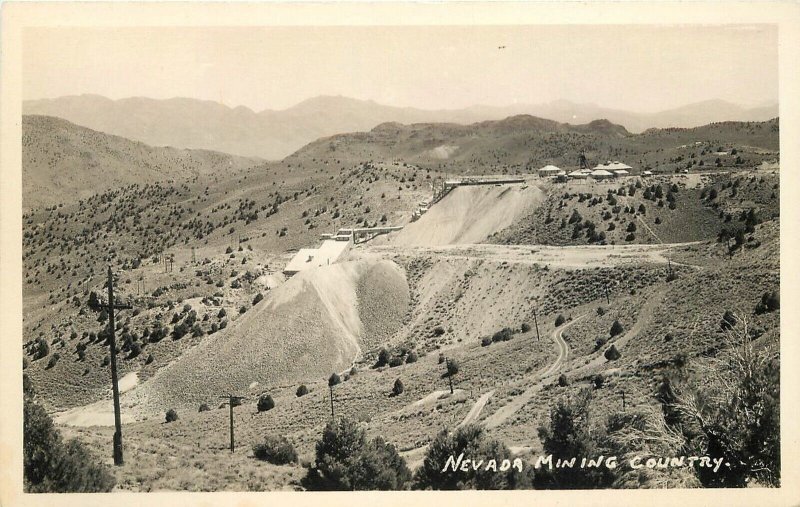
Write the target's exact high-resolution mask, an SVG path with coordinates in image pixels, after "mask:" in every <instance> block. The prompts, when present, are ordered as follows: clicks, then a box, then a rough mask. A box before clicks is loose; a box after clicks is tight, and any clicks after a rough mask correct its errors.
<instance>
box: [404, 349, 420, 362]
mask: <svg viewBox="0 0 800 507" xmlns="http://www.w3.org/2000/svg"><path fill="white" fill-rule="evenodd" d="M417 359H418V357H417V353H416V352H414V351H413V350H412V351H411V352H409V353H408V355H407V356H406V364H409V363H416V362H417Z"/></svg>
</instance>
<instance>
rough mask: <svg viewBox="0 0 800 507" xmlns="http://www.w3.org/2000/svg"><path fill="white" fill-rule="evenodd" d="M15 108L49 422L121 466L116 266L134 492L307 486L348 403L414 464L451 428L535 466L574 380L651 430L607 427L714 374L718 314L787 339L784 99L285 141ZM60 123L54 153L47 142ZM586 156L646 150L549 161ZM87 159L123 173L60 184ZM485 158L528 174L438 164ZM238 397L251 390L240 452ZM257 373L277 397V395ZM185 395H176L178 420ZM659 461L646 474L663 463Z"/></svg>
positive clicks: (598, 407)
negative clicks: (617, 165) (740, 110)
mask: <svg viewBox="0 0 800 507" xmlns="http://www.w3.org/2000/svg"><path fill="white" fill-rule="evenodd" d="M23 127H24V128H26V129H27V130H25V137H24V139H27V140H28V143H29V144H28V145H23V153H24V154H25V158H24V161H25V163H24V167H23V171H24V174H26V178H28V179H29V180H30V181H31V182H32V183H31V185H32V186H28V187H25V188H24V189H23V192H24V193H25V196H26V201H25V202H26V206H28V205H30V207H29V208H27V209H26V210H25V213H24V216H23V223H24V227H23V233H24V235H23V298H24V299H23V301H24V321H23V326H24V332H23V343H22V344H21V345H22V349H23V358H24V359H23V361H24V373H25V375H26V377H27V378H28V379H29V382H30V385H31V386H32V388H33V390H34V391H35V395H34V398H33V399H35V401H36V402H37V403H39V404H41V406H43V407H45V409H46V410H47V411H48V413H50V414H51V415H52V416H53V418H54V420H55V421H56V424H57V426H58V428H59V429H60V430H61V431H63V433H64V434H65V435H66V436H70V437H76V438H78V439H79V440H80V441H81V442H83V443H85V444H86V445H87V446H88V448H89V449H90V450H91V452H92V454H93V455H95V456H97V459H98V460H100V461H102V462H104V463H106V464H109V465H110V464H111V463H112V459H111V441H112V435H113V431H114V430H113V406H112V403H111V387H110V382H109V364H108V361H109V359H108V356H109V342H108V334H109V333H108V329H107V321H108V315H107V314H106V312H105V311H104V310H100V311H98V309H97V308H96V307H94V308H93V307H92V304H91V303H90V300H92V298H95V299H97V298H100V299H101V300H103V299H104V298H105V292H104V291H105V290H106V288H105V273H106V272H105V269H106V267H107V266H109V265H110V266H111V267H112V270H113V272H114V276H115V281H114V283H115V292H116V293H117V298H118V299H119V300H120V301H124V302H126V303H128V304H130V305H131V306H132V309H130V310H121V311H119V312H118V314H117V317H116V318H117V320H116V323H117V329H116V340H117V345H118V347H119V351H118V353H117V357H118V369H119V373H120V377H121V378H123V379H126V381H125V389H124V392H123V393H122V395H121V405H122V414H123V416H124V418H123V423H124V425H123V428H124V445H125V453H126V458H125V464H124V466H121V467H114V468H113V469H112V471H113V473H114V475H115V477H116V487H115V490H116V491H161V490H187V491H220V490H229V491H264V490H302V489H307V487H306V483H304V482H303V477H304V476H305V475H306V470H307V469H308V468H309V465H310V464H311V463H313V462H314V457H315V446H316V444H317V441H318V440H319V437H320V434H321V433H322V432H323V429H324V428H325V427H326V424H327V423H328V422H329V420H330V419H331V418H332V417H331V411H332V410H335V417H336V418H346V419H349V420H353V421H356V422H358V424H360V426H361V427H362V428H364V430H365V431H366V434H367V435H368V436H369V437H370V438H372V437H378V436H379V437H381V438H382V439H384V440H385V441H386V442H387V443H389V444H391V445H393V446H394V447H395V448H396V449H397V451H398V453H399V455H400V456H402V457H403V458H404V459H405V460H406V463H407V464H408V466H409V468H411V469H412V471H414V470H419V469H420V468H421V467H424V466H425V465H424V458H425V456H426V452H428V449H429V448H430V447H431V444H432V442H434V440H435V439H436V438H437V434H439V432H440V431H442V430H443V429H444V430H447V431H449V432H451V433H452V432H455V431H457V429H459V428H464V427H474V426H475V425H477V427H480V428H482V431H485V432H486V434H487V435H488V436H489V437H491V438H492V439H496V440H497V442H498V446H504V447H503V448H504V449H506V450H507V451H508V452H509V453H511V454H513V455H514V456H515V457H519V458H521V459H523V460H525V462H526V463H529V461H530V459H531V458H532V457H533V456H536V455H538V454H539V453H542V452H545V451H547V448H546V446H547V445H549V444H547V442H549V441H550V440H548V439H550V438H551V437H550V436H548V434H547V431H543V430H542V428H546V427H548V426H549V425H550V424H551V418H552V417H555V416H553V414H554V413H555V412H554V411H555V410H557V408H558V407H559V406H561V405H560V404H563V403H565V400H573V399H578V398H580V397H581V396H584V397H588V398H587V399H588V401H587V402H586V403H587V404H588V405H587V406H589V407H590V411H589V412H588V414H590V415H589V416H587V418H586V420H582V424H584V425H585V426H586V427H587V428H590V429H593V430H594V431H595V434H602V435H603V436H604V437H608V438H612V437H613V436H614V435H615V433H614V431H623V429H624V430H625V431H627V429H629V427H636V426H635V424H633V423H631V424H630V425H628V426H624V425H623V426H624V428H623V429H620V428H616V429H614V426H613V424H612V423H614V421H616V420H615V419H614V417H616V416H619V414H621V413H622V414H626V415H630V416H631V417H634V416H636V417H639V415H641V414H645V415H647V414H651V413H660V411H661V410H662V403H661V402H660V401H659V399H658V398H657V397H656V394H657V393H658V392H659V386H660V385H662V383H663V382H664V379H667V378H677V377H680V378H681V379H682V381H683V382H685V383H686V384H687V385H695V386H696V385H698V383H700V382H702V380H700V379H701V375H700V374H699V373H698V371H701V370H702V368H704V367H707V365H708V364H710V363H711V362H713V361H714V360H715V359H716V358H717V357H722V355H723V354H724V353H725V352H726V351H729V350H734V349H736V347H737V346H738V344H731V343H729V341H727V340H728V339H729V333H726V332H724V331H725V330H726V329H727V330H730V329H731V328H734V327H736V326H735V325H733V326H731V325H728V327H727V328H726V324H725V322H727V321H725V319H727V318H728V317H726V316H727V315H728V313H727V312H732V313H733V314H735V315H737V322H743V321H745V320H746V321H747V324H746V325H747V326H749V327H748V329H750V330H755V331H754V332H752V333H751V334H748V335H747V336H750V337H751V338H752V339H753V340H754V343H756V346H757V347H758V348H760V349H764V350H773V349H774V347H775V346H776V345H777V344H778V343H779V338H780V336H779V333H780V311H779V309H777V308H772V309H770V310H769V311H762V309H761V307H759V304H761V303H762V302H763V300H764V296H765V295H768V294H771V293H776V292H778V293H779V291H780V274H779V273H780V265H779V251H780V248H779V236H780V234H779V224H780V200H779V194H780V185H779V180H780V176H779V171H778V169H777V164H779V161H778V158H779V152H778V120H777V119H775V120H770V121H767V122H752V123H739V122H726V123H718V124H711V125H706V126H703V127H697V128H692V129H661V130H659V129H650V130H646V131H645V132H643V133H640V134H631V133H630V132H628V131H627V130H626V129H625V128H624V127H621V126H619V125H614V124H611V123H610V122H607V121H593V122H591V123H588V124H586V125H578V126H575V125H568V124H559V123H557V122H553V121H550V120H542V119H539V118H534V117H530V116H517V117H511V118H506V119H503V120H497V121H486V122H480V123H475V124H472V125H455V124H413V125H401V124H399V123H391V124H383V125H380V126H378V127H375V128H374V129H372V130H369V131H367V132H357V133H349V134H337V135H335V136H333V137H329V138H322V139H319V140H316V141H314V142H311V143H310V144H308V145H306V146H304V147H303V148H301V149H299V150H297V151H296V152H294V153H293V154H291V155H289V156H288V157H286V158H285V159H283V160H281V161H277V162H265V161H263V160H260V159H248V158H244V157H235V156H231V155H224V154H216V153H211V152H202V153H200V154H198V153H197V152H195V151H194V150H179V151H176V150H174V149H172V148H157V147H150V146H147V145H143V144H141V143H133V142H132V141H127V140H124V139H122V138H116V137H113V136H108V135H106V134H103V133H101V132H94V131H88V130H87V129H84V128H83V127H78V126H76V125H72V124H69V123H68V122H64V121H63V120H57V119H54V118H49V117H44V116H41V117H39V116H30V117H28V116H26V117H25V119H24V122H23ZM42 129H46V130H44V131H43V130H42ZM49 129H55V130H49ZM54 131H55V132H65V133H63V134H53V132H54ZM56 135H59V136H62V135H63V136H66V137H65V140H64V141H63V142H59V143H58V146H59V148H58V149H55V148H53V147H52V146H50V145H49V144H48V143H47V139H55V138H54V137H53V136H56ZM114 146H116V148H114ZM65 147H69V148H68V149H67V148H65ZM134 147H135V149H134ZM443 147H454V148H448V149H444V148H443ZM720 147H724V148H725V149H726V150H728V151H730V153H731V154H730V155H717V154H716V153H717V152H718V151H719V148H720ZM440 148H441V149H440ZM131 150H133V151H131ZM733 150H736V155H733V154H732V153H733ZM83 151H85V152H86V153H87V154H81V153H82V152H83ZM64 152H67V153H70V154H71V155H69V156H68V157H66V158H64V157H63V156H61V155H59V156H56V154H57V153H64ZM37 153H47V154H48V155H47V156H44V158H41V157H43V155H35V154H37ZM580 153H585V154H586V156H587V158H589V159H590V160H592V161H594V162H597V163H599V162H601V161H605V160H612V159H624V160H626V161H628V163H630V164H631V165H633V166H635V170H634V171H633V174H631V175H629V176H625V177H620V178H614V179H610V180H603V181H595V180H593V179H586V180H580V181H576V180H573V179H569V180H567V181H563V180H560V179H558V178H545V177H540V176H538V174H537V173H536V171H537V169H538V168H539V167H541V166H543V165H545V164H546V163H553V164H558V165H560V166H562V167H564V168H571V169H574V168H575V167H574V166H577V161H578V155H579V154H580ZM76 154H77V155H76ZM76 157H77V158H76ZM81 157H82V159H83V160H92V161H94V162H92V163H94V164H97V165H98V167H99V166H102V167H103V168H104V169H105V170H108V171H112V172H114V173H115V174H116V175H117V176H115V177H113V178H103V181H102V182H97V184H96V186H92V184H90V183H88V182H90V181H91V180H93V179H94V178H93V177H92V176H91V174H92V173H91V172H87V173H86V174H85V176H83V177H84V178H88V179H86V180H84V181H83V182H81V180H76V183H75V184H76V185H80V186H82V187H84V188H85V189H86V191H85V192H76V190H75V188H72V187H67V186H65V185H66V184H62V183H59V181H60V180H59V179H58V178H60V176H59V174H58V173H62V174H66V173H67V172H70V173H71V172H72V171H73V169H72V166H73V165H75V164H77V165H79V166H80V168H81V170H83V169H85V168H86V167H88V166H87V165H85V164H78V162H75V160H78V159H79V158H81ZM737 157H738V158H737ZM43 160H50V161H51V162H47V163H43ZM53 164H55V165H53ZM47 168H49V170H47ZM136 168H138V169H136ZM145 168H146V169H145ZM166 168H169V171H167V170H166ZM54 169H55V172H56V174H53V172H52V170H54ZM571 169H570V170H571ZM684 169H686V172H684ZM75 170H77V169H75ZM645 170H647V171H649V172H651V173H652V174H649V175H644V174H643V173H644V171H645ZM148 171H151V172H148ZM132 172H135V177H132V176H131V174H132ZM151 174H152V177H151V176H150V175H151ZM470 175H481V176H496V177H499V176H503V175H514V177H515V178H518V179H520V180H521V183H510V184H489V185H473V186H469V185H463V186H455V188H453V189H452V190H450V191H449V193H448V194H447V195H445V196H444V197H443V198H441V199H440V200H438V201H437V202H435V203H434V202H432V201H433V197H434V195H433V191H434V188H435V187H436V183H437V182H439V181H447V180H453V179H458V178H465V177H468V176H470ZM564 179H566V178H564ZM33 182H35V185H34V183H33ZM42 189H45V190H42ZM47 189H56V190H52V191H51V190H47ZM421 202H424V203H427V206H426V207H427V210H426V211H425V212H424V213H423V214H421V215H420V216H419V217H415V216H412V215H413V212H414V211H415V210H417V209H419V207H420V203H421ZM388 226H402V229H401V230H399V231H396V232H390V233H388V234H385V235H380V236H377V237H375V238H374V239H371V240H369V241H364V242H355V243H354V244H353V245H352V246H350V247H349V248H348V249H347V251H346V252H345V253H344V254H343V256H342V257H341V258H339V259H338V260H336V262H334V263H332V264H330V265H323V266H319V267H315V268H311V269H308V270H304V271H300V272H299V273H297V274H293V275H289V274H286V273H284V267H285V266H286V265H287V264H288V263H289V261H290V260H291V259H292V258H293V257H294V255H295V254H296V253H297V252H298V251H299V250H300V249H302V248H312V247H315V246H317V245H318V244H319V242H320V237H321V234H323V233H335V232H336V231H337V230H339V229H342V228H352V227H388ZM93 295H94V296H93ZM721 319H722V321H723V324H721ZM737 329H742V327H741V326H740V327H738V328H737ZM611 349H613V350H614V351H615V352H613V353H612V352H609V351H610V350H611ZM451 362H452V363H451ZM453 363H454V364H457V368H456V369H457V372H456V373H448V369H449V368H451V366H450V365H451V364H453ZM332 374H336V375H337V376H338V377H339V378H340V379H341V382H340V383H335V384H329V378H330V377H331V375H332ZM398 379H400V380H401V382H402V386H403V389H402V390H401V392H400V393H399V394H398V393H396V392H395V391H394V388H393V386H394V385H395V382H396V381H397V380H398ZM451 382H452V392H451ZM301 387H304V388H305V390H304V392H303V390H301V389H300V388H301ZM687 389H688V388H687ZM301 392H303V394H301ZM230 393H233V394H236V395H240V396H243V397H244V400H243V403H242V405H240V406H238V407H235V409H234V419H235V421H234V422H235V427H236V442H237V449H236V451H235V452H230V451H229V450H227V445H228V438H229V436H228V424H229V420H228V417H229V411H228V407H227V406H225V405H224V404H223V401H224V400H222V399H221V397H224V396H226V395H228V394H230ZM266 394H269V396H270V397H271V399H272V400H273V401H274V407H273V408H270V409H269V410H259V407H258V404H259V400H260V399H261V398H262V397H263V396H264V395H266ZM331 396H333V399H332V400H331ZM203 407H204V408H203ZM170 409H173V410H175V411H176V412H177V414H178V418H177V420H174V421H171V422H165V414H166V413H167V411H168V410H170ZM636 414H639V415H636ZM645 415H641V417H642V418H644V417H645ZM647 417H650V415H647ZM662 417H663V416H662ZM609 421H610V422H609ZM636 424H638V422H637V423H636ZM609 428H611V429H609ZM267 435H280V436H283V437H285V438H286V439H288V441H289V442H290V443H291V444H292V446H293V447H294V448H295V449H296V451H297V454H298V457H299V458H298V460H297V461H296V462H295V463H292V464H286V465H276V464H270V463H266V462H263V461H259V460H257V459H254V458H253V447H254V446H255V445H257V444H258V443H260V442H263V441H264V438H265V437H266V436H267ZM604 445H605V441H604ZM609 445H610V444H609ZM620 445H621V444H620ZM672 479H674V480H675V481H676V482H675V483H674V484H673V485H679V486H683V487H695V486H697V479H696V477H694V476H690V477H689V476H679V477H677V478H675V477H672V478H670V480H672ZM634 480H635V479H632V478H631V477H629V476H626V477H621V478H620V479H619V482H618V483H614V485H613V487H630V483H629V482H626V481H634ZM637 480H638V479H637ZM649 480H651V479H648V478H644V479H642V480H641V481H642V483H641V484H639V485H638V486H636V487H648V486H655V485H657V484H661V483H660V482H657V481H655V480H653V481H652V482H647V481H649Z"/></svg>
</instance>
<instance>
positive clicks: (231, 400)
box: [220, 394, 244, 452]
mask: <svg viewBox="0 0 800 507" xmlns="http://www.w3.org/2000/svg"><path fill="white" fill-rule="evenodd" d="M220 398H227V399H228V407H230V414H231V452H233V451H234V450H235V449H236V446H235V444H234V440H233V404H234V400H236V401H241V400H243V399H244V396H234V395H232V394H229V395H227V396H220Z"/></svg>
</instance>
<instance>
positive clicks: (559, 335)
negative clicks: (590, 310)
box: [484, 314, 586, 429]
mask: <svg viewBox="0 0 800 507" xmlns="http://www.w3.org/2000/svg"><path fill="white" fill-rule="evenodd" d="M584 317H586V314H584V315H581V316H580V317H578V318H576V319H573V320H571V321H569V322H567V323H566V324H564V325H563V326H561V327H558V328H556V329H555V330H554V331H553V335H552V336H553V341H554V342H556V345H557V346H558V357H557V358H556V360H555V361H553V364H551V365H550V366H548V367H547V368H546V369H545V370H544V371H542V372H541V373H537V374H536V375H535V377H536V378H537V382H536V383H535V384H533V385H532V386H530V387H529V388H528V389H526V390H525V392H523V393H522V394H520V395H519V396H517V397H515V398H514V399H513V400H512V401H511V402H510V403H508V404H506V405H504V406H502V407H500V408H499V409H498V410H497V411H496V412H495V413H494V414H492V415H490V416H489V417H488V418H487V419H486V421H484V426H485V427H486V428H489V429H491V428H496V427H498V426H500V425H501V424H503V423H504V422H506V420H508V418H509V417H511V416H512V415H514V414H515V413H517V411H518V410H519V409H521V408H522V407H524V406H525V405H526V404H527V403H528V402H529V401H530V400H531V399H532V398H533V397H534V395H536V393H538V392H539V391H541V389H542V387H544V384H545V382H546V380H547V378H548V377H550V376H552V375H554V374H556V373H558V371H559V370H560V369H561V366H563V364H564V363H565V362H566V360H567V358H568V357H569V344H567V342H566V341H565V340H564V331H565V330H566V329H567V328H569V327H570V326H572V325H573V324H575V323H576V322H578V321H579V320H581V319H582V318H584Z"/></svg>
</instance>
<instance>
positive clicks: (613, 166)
mask: <svg viewBox="0 0 800 507" xmlns="http://www.w3.org/2000/svg"><path fill="white" fill-rule="evenodd" d="M630 169H632V168H631V166H629V165H628V164H623V163H622V162H620V161H619V160H614V161H611V160H608V161H607V162H606V163H605V164H597V166H595V170H603V171H629V170H630Z"/></svg>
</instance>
